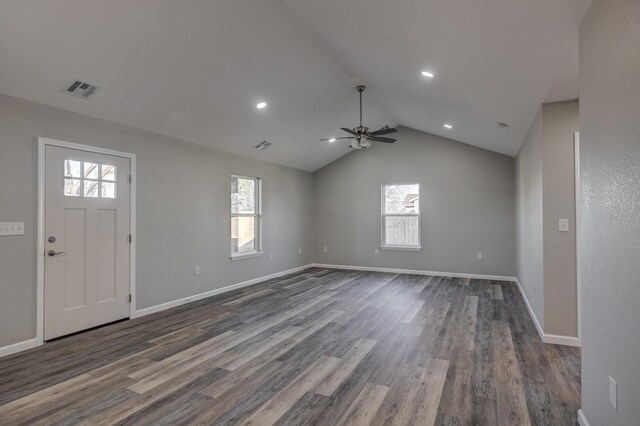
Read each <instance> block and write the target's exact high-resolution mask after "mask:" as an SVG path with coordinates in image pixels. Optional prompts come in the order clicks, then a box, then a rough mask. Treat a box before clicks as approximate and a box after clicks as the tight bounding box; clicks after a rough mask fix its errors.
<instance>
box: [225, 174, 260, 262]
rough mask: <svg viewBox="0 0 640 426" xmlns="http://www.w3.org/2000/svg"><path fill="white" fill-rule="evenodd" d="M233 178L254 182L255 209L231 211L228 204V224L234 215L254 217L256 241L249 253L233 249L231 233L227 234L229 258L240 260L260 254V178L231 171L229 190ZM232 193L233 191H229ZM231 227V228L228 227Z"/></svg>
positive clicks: (230, 206)
mask: <svg viewBox="0 0 640 426" xmlns="http://www.w3.org/2000/svg"><path fill="white" fill-rule="evenodd" d="M233 179H246V180H250V179H251V180H253V181H254V182H255V183H256V184H255V186H256V187H255V194H254V198H255V200H254V203H255V208H256V211H255V212H253V213H233V206H232V205H231V204H229V212H231V216H230V220H229V225H231V223H232V222H233V218H234V217H252V218H254V231H253V236H254V240H255V242H256V244H255V246H256V247H255V250H253V251H252V252H250V253H246V254H242V253H241V252H234V251H233V238H231V235H230V236H229V237H230V238H229V248H230V250H231V255H230V259H231V260H240V259H246V258H250V257H256V256H262V254H263V251H262V178H261V177H258V176H249V175H241V174H237V173H231V185H232V186H231V187H230V189H231V191H233ZM231 195H233V192H232V193H231ZM229 202H230V203H231V196H230V197H229ZM229 229H231V228H229Z"/></svg>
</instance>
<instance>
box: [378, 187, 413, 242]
mask: <svg viewBox="0 0 640 426" xmlns="http://www.w3.org/2000/svg"><path fill="white" fill-rule="evenodd" d="M397 185H417V186H418V195H419V198H418V213H417V214H414V213H412V214H401V213H394V214H386V213H385V187H387V186H397ZM421 212H422V193H421V189H420V184H419V183H417V182H416V183H383V184H382V185H381V186H380V249H382V250H396V251H421V250H422V218H421ZM387 217H417V218H418V245H416V246H396V245H386V244H385V241H386V238H385V228H386V227H385V222H386V221H385V219H386V218H387Z"/></svg>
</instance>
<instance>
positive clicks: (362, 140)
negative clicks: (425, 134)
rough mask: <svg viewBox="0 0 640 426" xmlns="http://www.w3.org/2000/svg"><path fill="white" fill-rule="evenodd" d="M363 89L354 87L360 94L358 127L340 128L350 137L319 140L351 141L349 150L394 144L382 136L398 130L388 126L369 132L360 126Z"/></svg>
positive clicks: (362, 87)
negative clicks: (376, 144) (378, 144)
mask: <svg viewBox="0 0 640 426" xmlns="http://www.w3.org/2000/svg"><path fill="white" fill-rule="evenodd" d="M364 89H365V87H364V86H358V87H356V90H358V93H360V125H359V126H358V127H354V128H353V129H347V128H346V127H341V129H342V130H344V131H345V132H347V133H349V134H350V135H351V136H345V137H342V138H331V139H320V140H322V141H331V142H333V141H334V140H336V139H352V142H351V148H354V149H362V148H369V147H370V146H371V142H384V143H394V142H395V141H396V140H395V139H391V138H384V137H382V135H388V134H390V133H396V132H397V131H398V129H395V128H392V127H389V126H384V127H383V128H381V129H379V130H376V131H374V132H370V131H369V128H368V127H364V126H363V125H362V92H364Z"/></svg>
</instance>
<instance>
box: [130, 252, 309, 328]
mask: <svg viewBox="0 0 640 426" xmlns="http://www.w3.org/2000/svg"><path fill="white" fill-rule="evenodd" d="M311 267H312V265H311V264H309V265H303V266H298V267H296V268H291V269H287V270H286V271H280V272H276V273H274V274H270V275H265V276H262V277H258V278H254V279H252V280H248V281H243V282H241V283H237V284H231V285H228V286H226V287H221V288H216V289H214V290H209V291H205V292H204V293H200V294H195V295H193V296H188V297H184V298H182V299H178V300H173V301H171V302H166V303H162V304H160V305H155V306H151V307H149V308H145V309H140V310H139V311H136V312H135V313H134V315H133V316H132V317H131V318H138V317H142V316H145V315H150V314H154V313H156V312H160V311H164V310H166V309H171V308H175V307H176V306H180V305H184V304H186V303H190V302H195V301H196V300H202V299H206V298H207V297H211V296H216V295H218V294H221V293H226V292H228V291H232V290H237V289H239V288H243V287H248V286H250V285H254V284H258V283H261V282H264V281H266V280H270V279H272V278H277V277H281V276H283V275H288V274H293V273H295V272H300V271H302V270H304V269H308V268H311Z"/></svg>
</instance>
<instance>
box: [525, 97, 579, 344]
mask: <svg viewBox="0 0 640 426" xmlns="http://www.w3.org/2000/svg"><path fill="white" fill-rule="evenodd" d="M576 131H578V101H568V102H555V103H550V104H543V105H542V107H541V108H540V111H539V112H538V115H537V116H536V119H535V120H534V122H533V124H532V125H531V129H530V130H529V133H528V134H527V137H526V139H525V141H524V143H523V144H522V147H521V148H520V151H519V152H518V156H517V157H516V188H517V190H516V205H517V207H516V223H517V225H516V227H517V242H516V245H517V261H516V264H517V276H518V281H520V284H521V285H522V288H523V290H524V292H525V294H526V295H527V299H528V300H529V303H530V304H531V308H532V309H533V311H534V312H535V314H536V318H537V319H538V322H539V323H540V326H541V327H542V328H543V330H544V333H545V334H554V335H560V336H568V337H577V336H578V314H577V311H578V298H577V289H576V233H575V217H576V209H575V169H574V149H573V139H574V132H576ZM561 218H562V219H569V232H558V219H561Z"/></svg>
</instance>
